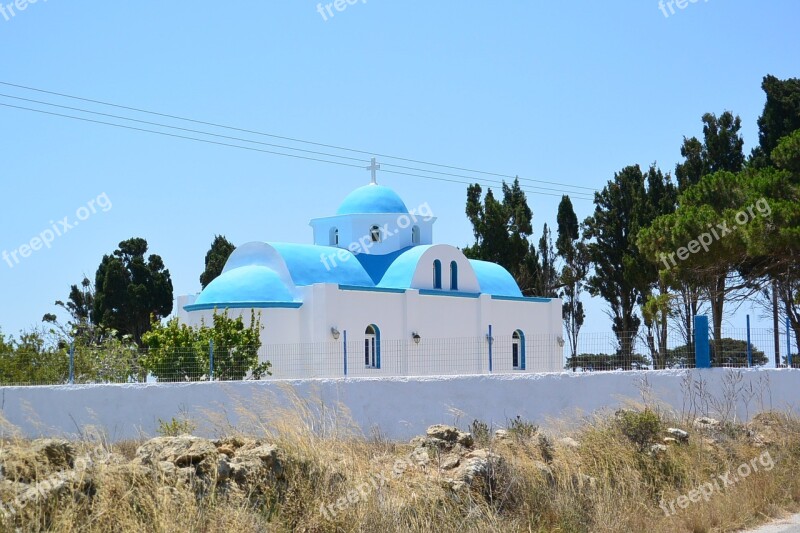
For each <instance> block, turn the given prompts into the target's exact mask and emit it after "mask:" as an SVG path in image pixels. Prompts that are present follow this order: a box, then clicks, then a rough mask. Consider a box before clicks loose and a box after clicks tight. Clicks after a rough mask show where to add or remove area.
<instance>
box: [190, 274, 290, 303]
mask: <svg viewBox="0 0 800 533" xmlns="http://www.w3.org/2000/svg"><path fill="white" fill-rule="evenodd" d="M291 302H294V296H293V295H292V291H291V289H290V288H289V287H288V286H287V285H286V284H285V283H284V282H283V280H282V279H281V277H280V275H278V273H277V272H275V271H274V270H272V269H271V268H269V267H266V266H260V265H246V266H241V267H238V268H234V269H232V270H229V271H227V272H223V273H222V274H221V275H219V276H218V277H217V278H216V279H214V281H212V282H211V283H209V284H208V286H207V287H206V288H205V289H204V290H203V292H202V293H200V296H199V297H198V298H197V300H196V301H195V302H194V304H192V305H191V306H187V308H194V309H205V308H211V307H237V306H241V305H242V304H253V305H256V304H259V303H291Z"/></svg>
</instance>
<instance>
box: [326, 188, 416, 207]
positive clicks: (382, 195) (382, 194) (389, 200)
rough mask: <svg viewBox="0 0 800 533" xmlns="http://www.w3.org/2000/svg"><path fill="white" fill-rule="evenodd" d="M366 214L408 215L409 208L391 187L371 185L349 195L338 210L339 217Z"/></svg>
mask: <svg viewBox="0 0 800 533" xmlns="http://www.w3.org/2000/svg"><path fill="white" fill-rule="evenodd" d="M364 213H408V208H407V207H406V204H405V203H404V202H403V200H402V199H401V198H400V196H398V195H397V193H396V192H394V191H393V190H392V189H390V188H389V187H384V186H383V185H378V184H377V183H370V184H369V185H364V186H363V187H359V188H358V189H356V190H354V191H353V192H351V193H350V194H348V195H347V197H346V198H345V199H344V201H343V202H342V203H341V205H340V206H339V209H337V210H336V214H337V215H359V214H364Z"/></svg>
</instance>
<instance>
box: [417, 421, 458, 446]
mask: <svg viewBox="0 0 800 533" xmlns="http://www.w3.org/2000/svg"><path fill="white" fill-rule="evenodd" d="M425 433H426V434H427V435H428V437H430V438H433V439H439V440H443V441H446V442H452V443H455V442H456V441H457V440H458V434H459V431H458V428H456V427H453V426H445V425H443V424H436V425H434V426H430V427H429V428H428V431H426V432H425Z"/></svg>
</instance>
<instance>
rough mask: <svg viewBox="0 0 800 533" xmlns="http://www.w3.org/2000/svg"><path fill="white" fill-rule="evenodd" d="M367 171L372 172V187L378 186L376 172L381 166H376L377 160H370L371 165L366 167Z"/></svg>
mask: <svg viewBox="0 0 800 533" xmlns="http://www.w3.org/2000/svg"><path fill="white" fill-rule="evenodd" d="M366 168H367V170H369V171H372V181H371V183H372V184H373V185H377V184H378V171H379V170H380V169H381V166H380V165H379V164H378V160H377V159H375V158H374V157H373V158H372V164H371V165H370V166H368V167H366Z"/></svg>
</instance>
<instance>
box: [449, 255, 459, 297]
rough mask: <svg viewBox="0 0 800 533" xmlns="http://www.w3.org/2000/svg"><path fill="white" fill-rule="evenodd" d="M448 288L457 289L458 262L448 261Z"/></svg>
mask: <svg viewBox="0 0 800 533" xmlns="http://www.w3.org/2000/svg"><path fill="white" fill-rule="evenodd" d="M450 290H451V291H457V290H458V263H456V262H455V261H450Z"/></svg>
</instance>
